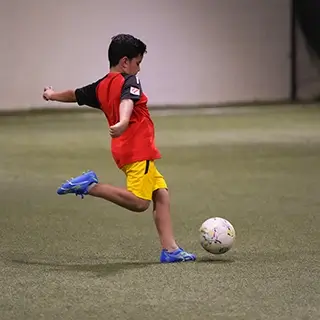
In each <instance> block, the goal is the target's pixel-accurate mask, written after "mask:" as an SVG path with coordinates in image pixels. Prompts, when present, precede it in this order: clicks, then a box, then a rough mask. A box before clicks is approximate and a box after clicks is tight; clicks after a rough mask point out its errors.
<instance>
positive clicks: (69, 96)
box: [43, 87, 77, 102]
mask: <svg viewBox="0 0 320 320" xmlns="http://www.w3.org/2000/svg"><path fill="white" fill-rule="evenodd" d="M43 99H45V100H46V101H58V102H77V98H76V94H75V90H66V91H62V92H55V91H54V90H53V89H52V87H46V88H44V92H43Z"/></svg>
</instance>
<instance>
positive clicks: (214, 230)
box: [199, 217, 236, 254]
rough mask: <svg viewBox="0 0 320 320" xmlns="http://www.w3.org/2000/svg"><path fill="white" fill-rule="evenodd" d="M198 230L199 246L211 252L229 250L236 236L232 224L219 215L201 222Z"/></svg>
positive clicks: (217, 252) (216, 252) (219, 252)
mask: <svg viewBox="0 0 320 320" xmlns="http://www.w3.org/2000/svg"><path fill="white" fill-rule="evenodd" d="M199 231H200V244H201V246H202V247H203V249H205V250H206V251H208V252H210V253H213V254H223V253H226V252H227V251H229V250H230V249H231V247H232V245H233V243H234V240H235V237H236V232H235V230H234V227H233V225H232V224H231V223H230V222H229V221H228V220H226V219H223V218H219V217H215V218H210V219H208V220H206V221H205V222H203V224H202V225H201V227H200V230H199Z"/></svg>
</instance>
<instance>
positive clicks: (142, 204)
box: [134, 199, 150, 212]
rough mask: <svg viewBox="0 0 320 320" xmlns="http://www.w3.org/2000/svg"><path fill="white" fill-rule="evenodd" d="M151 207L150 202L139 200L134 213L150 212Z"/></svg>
mask: <svg viewBox="0 0 320 320" xmlns="http://www.w3.org/2000/svg"><path fill="white" fill-rule="evenodd" d="M149 206H150V201H148V200H144V199H137V202H136V205H135V208H134V211H135V212H144V211H146V210H148V208H149Z"/></svg>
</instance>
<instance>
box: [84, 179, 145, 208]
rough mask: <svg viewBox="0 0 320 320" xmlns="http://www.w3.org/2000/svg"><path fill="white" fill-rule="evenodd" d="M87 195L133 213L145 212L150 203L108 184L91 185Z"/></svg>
mask: <svg viewBox="0 0 320 320" xmlns="http://www.w3.org/2000/svg"><path fill="white" fill-rule="evenodd" d="M88 194H90V195H91V196H93V197H98V198H102V199H105V200H108V201H110V202H113V203H114V204H117V205H119V206H121V207H123V208H125V209H128V210H130V211H134V212H143V211H146V210H147V209H148V207H149V205H150V201H148V200H144V199H141V198H138V197H137V196H135V195H134V194H133V193H132V192H130V191H128V190H127V189H124V188H119V187H115V186H112V185H110V184H102V183H97V184H93V185H91V186H90V187H89V188H88Z"/></svg>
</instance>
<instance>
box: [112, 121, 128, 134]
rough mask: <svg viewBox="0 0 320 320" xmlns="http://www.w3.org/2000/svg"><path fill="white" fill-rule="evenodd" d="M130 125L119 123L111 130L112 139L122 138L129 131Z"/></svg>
mask: <svg viewBox="0 0 320 320" xmlns="http://www.w3.org/2000/svg"><path fill="white" fill-rule="evenodd" d="M127 127H128V124H127V123H126V122H118V123H116V124H115V125H113V126H111V127H110V128H109V133H110V136H111V137H112V138H117V137H120V136H121V135H122V134H123V133H124V132H125V131H126V129H127Z"/></svg>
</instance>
